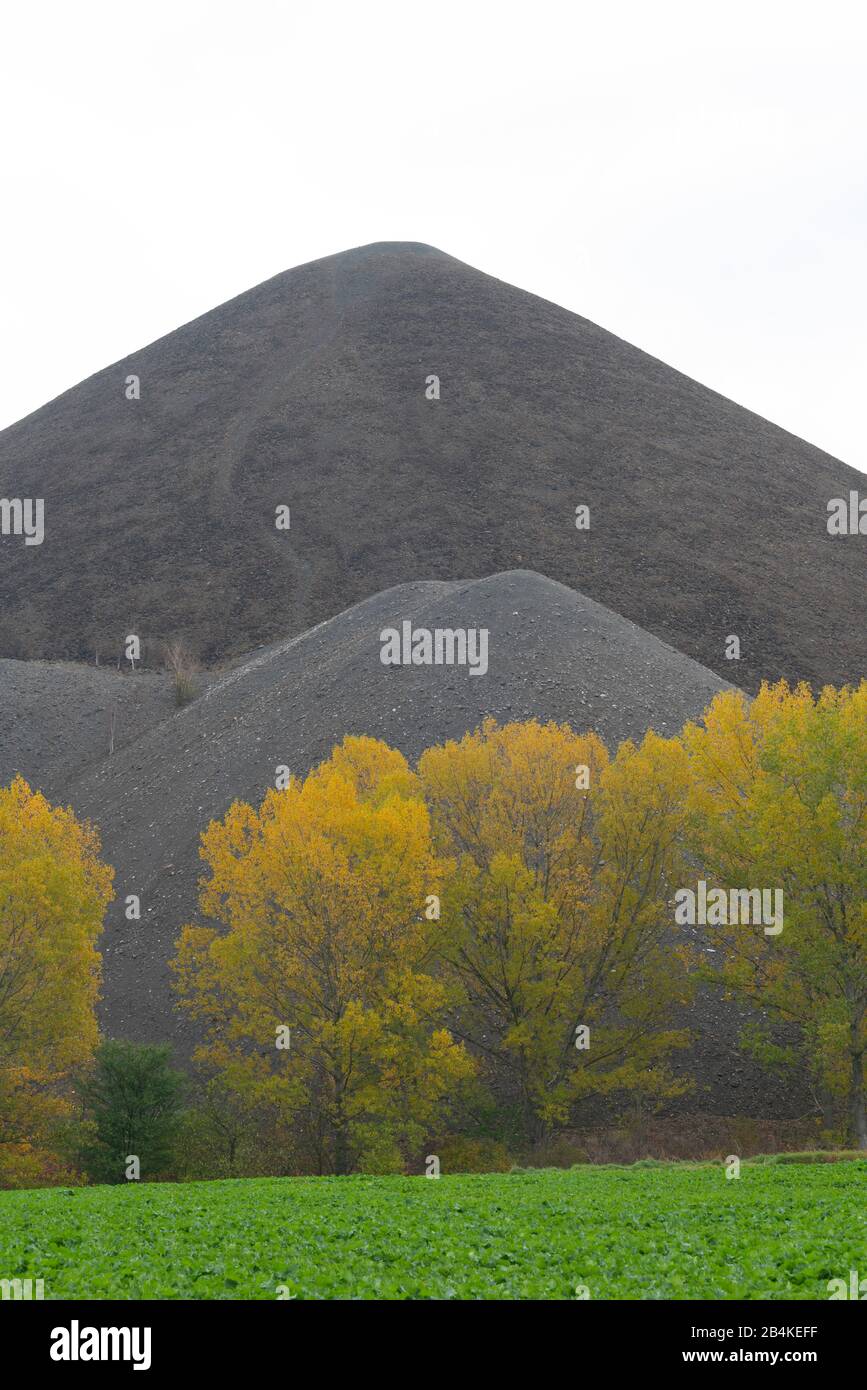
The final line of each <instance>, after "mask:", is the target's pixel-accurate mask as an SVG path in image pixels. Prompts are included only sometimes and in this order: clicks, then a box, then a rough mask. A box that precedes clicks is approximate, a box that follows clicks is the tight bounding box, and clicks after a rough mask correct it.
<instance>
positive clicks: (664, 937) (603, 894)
mask: <svg viewBox="0 0 867 1390" xmlns="http://www.w3.org/2000/svg"><path fill="white" fill-rule="evenodd" d="M419 776H420V778H421V781H422V783H423V786H424V791H425V795H426V798H427V801H428V805H429V806H430V809H431V815H432V818H433V823H434V827H435V833H436V847H437V850H438V852H439V853H440V854H441V855H442V856H444V857H447V858H450V859H451V861H452V863H453V871H452V873H451V875H450V877H449V879H448V882H447V883H446V885H445V888H444V896H443V913H442V921H441V924H440V926H441V932H440V938H439V952H440V956H441V960H442V962H443V964H444V967H445V970H446V974H447V978H450V979H453V980H454V981H455V982H456V983H457V984H459V986H460V989H461V993H462V1003H461V1006H460V1010H459V1019H460V1028H459V1031H460V1035H461V1036H462V1037H463V1038H464V1039H466V1041H467V1042H469V1043H470V1044H471V1045H472V1047H473V1049H474V1050H476V1051H477V1052H479V1053H480V1054H481V1055H482V1056H484V1057H485V1058H486V1059H487V1062H488V1066H489V1070H490V1072H491V1075H492V1077H493V1078H494V1079H495V1080H496V1081H498V1082H499V1084H500V1086H501V1087H502V1088H505V1089H506V1090H507V1091H511V1092H512V1093H514V1094H515V1095H516V1096H517V1098H518V1100H519V1108H520V1115H521V1121H522V1127H523V1134H524V1138H525V1139H526V1140H527V1141H530V1142H532V1141H535V1140H539V1139H541V1138H543V1137H544V1136H545V1134H546V1133H547V1132H548V1131H549V1130H550V1129H551V1128H552V1127H554V1126H556V1125H559V1124H562V1123H564V1122H565V1121H566V1120H567V1119H568V1118H569V1115H570V1112H571V1110H572V1107H573V1105H574V1103H575V1102H576V1101H577V1100H579V1099H580V1098H582V1097H585V1096H587V1095H589V1094H591V1093H592V1094H607V1093H613V1092H631V1093H633V1094H638V1093H643V1094H646V1095H648V1096H652V1097H655V1098H662V1097H664V1096H671V1095H674V1094H676V1093H677V1092H678V1091H679V1090H680V1089H682V1087H681V1086H680V1084H679V1083H678V1082H676V1081H675V1080H674V1079H673V1078H672V1076H671V1075H670V1073H669V1072H668V1070H667V1068H666V1065H665V1059H666V1057H667V1055H668V1054H669V1053H670V1051H671V1049H672V1048H673V1047H675V1046H678V1045H683V1044H684V1043H685V1041H686V1038H685V1036H684V1035H683V1034H682V1033H681V1032H678V1031H677V1030H675V1029H673V1028H672V1027H671V1025H670V1016H671V1012H672V1009H673V1007H674V1006H675V1005H677V1004H678V1003H682V1002H684V1001H685V1000H686V998H687V997H688V993H689V986H688V981H687V974H686V953H685V952H684V951H683V950H678V949H677V947H676V945H675V943H674V941H673V939H672V938H673V933H672V931H671V913H670V909H669V907H668V905H667V900H668V897H669V896H670V893H671V891H672V885H673V884H674V883H675V882H676V881H677V866H678V863H679V844H678V837H679V834H680V832H681V829H682V823H683V817H684V807H685V801H686V794H687V777H688V769H687V760H686V756H685V754H684V751H683V749H682V748H681V747H680V745H679V744H678V743H676V742H674V741H669V740H665V739H661V738H659V737H657V736H656V735H655V734H654V733H652V732H651V733H648V734H647V735H646V737H645V739H644V740H643V742H642V744H641V745H640V747H636V746H635V745H634V744H633V743H625V744H623V745H622V746H621V748H620V750H619V751H618V753H617V755H616V757H615V758H614V759H613V760H609V756H608V753H607V751H606V749H605V746H604V745H603V743H602V742H601V741H600V739H599V738H597V737H596V736H595V735H594V734H583V735H582V734H576V733H574V732H573V731H572V729H570V728H569V727H568V726H566V725H557V724H553V723H549V724H546V725H541V724H539V723H537V722H535V721H529V722H526V723H513V724H508V725H506V726H504V727H502V728H501V727H498V726H497V725H496V724H495V723H494V721H493V720H488V721H487V722H486V723H485V724H484V726H483V727H482V728H481V729H480V730H477V731H476V732H475V733H472V734H467V735H466V736H465V737H464V738H463V739H462V740H461V741H460V743H454V742H450V743H447V744H445V745H444V746H442V747H437V748H431V749H428V750H427V752H425V753H424V754H423V755H422V758H421V760H420V762H419Z"/></svg>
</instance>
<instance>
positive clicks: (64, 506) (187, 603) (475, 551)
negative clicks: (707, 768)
mask: <svg viewBox="0 0 867 1390" xmlns="http://www.w3.org/2000/svg"><path fill="white" fill-rule="evenodd" d="M433 374H435V375H437V376H438V377H439V378H440V399H439V400H429V399H427V397H426V391H425V383H426V380H427V378H428V377H430V376H431V375H433ZM130 375H135V376H137V377H138V378H139V379H140V399H138V400H128V399H127V398H126V395H125V382H126V378H127V377H128V376H130ZM859 487H861V488H863V487H864V478H863V475H861V474H858V473H855V472H854V471H853V470H852V469H849V468H847V467H846V466H845V465H843V464H842V463H839V462H837V461H836V460H834V459H833V458H831V457H829V456H828V455H827V454H824V453H822V452H821V451H820V450H818V449H816V448H813V447H812V446H810V445H809V444H806V443H804V442H803V441H802V440H800V439H797V438H795V437H794V436H792V435H790V434H787V433H785V432H784V431H783V430H781V429H778V428H777V427H775V426H774V425H771V424H768V423H767V421H765V420H762V419H760V418H759V417H757V416H755V415H753V414H751V413H750V412H748V411H746V410H744V409H742V408H741V407H739V406H737V405H735V404H733V403H732V402H731V401H728V400H725V399H724V398H723V397H721V396H718V395H716V394H715V393H714V392H713V391H710V390H707V389H706V388H705V387H703V386H700V385H698V384H697V383H696V382H694V381H691V380H689V379H688V378H687V377H685V376H682V375H681V374H680V373H678V372H676V371H674V370H672V369H671V368H670V367H667V366H665V365H664V364H663V363H661V362H659V361H657V360H655V359H654V358H652V357H649V356H647V355H646V354H645V353H643V352H640V351H639V350H638V349H636V348H634V347H631V346H630V345H629V344H628V343H625V342H623V341H622V340H620V339H618V338H616V337H614V336H612V335H611V334H610V333H606V332H605V331H604V330H603V329H601V328H598V327H596V325H594V324H592V323H589V322H588V321H587V320H586V319H583V318H581V317H579V316H578V315H576V314H572V313H569V312H567V311H566V310H564V309H561V308H558V307H557V306H556V305H554V304H550V303H547V302H546V301H544V300H541V299H538V298H536V297H535V296H533V295H531V294H527V293H525V292H524V291H521V290H518V289H515V288H514V287H512V286H510V285H507V284H504V283H502V282H501V281H498V280H494V279H492V278H491V277H489V276H487V275H484V274H482V273H481V272H480V271H477V270H474V269H472V268H471V267H470V266H467V265H464V264H463V263H461V262H459V261H456V260H454V259H453V258H451V257H449V256H447V255H444V254H443V253H442V252H439V251H436V250H434V249H433V248H431V247H429V246H422V245H418V244H406V243H381V244H376V245H372V246H366V247H361V248H359V249H357V250H354V251H349V252H346V253H344V254H342V255H337V256H331V257H329V258H327V259H324V260H320V261H316V262H313V263H311V264H309V265H304V266H301V267H299V268H297V269H295V270H291V271H288V272H286V273H285V274H282V275H278V276H276V277H275V278H274V279H272V280H269V281H267V282H266V283H265V284H262V285H259V286H258V287H256V288H255V289H252V290H250V291H249V292H248V293H246V294H242V295H240V296H239V297H238V298H237V299H233V300H231V301H230V302H229V303H227V304H224V305H222V306H221V307H220V308H218V309H215V310H213V311H212V312H211V313H209V314H205V315H204V316H203V317H202V318H200V319H197V320H196V321H195V322H193V323H190V324H187V325H186V326H185V327H183V328H180V329H178V330H177V331H176V332H174V333H172V334H170V335H169V336H168V337H166V338H163V339H161V340H160V341H158V342H156V343H153V344H151V345H150V346H149V347H145V348H142V349H141V350H140V351H138V352H135V353H133V354H132V355H131V356H130V357H129V358H127V359H126V360H124V361H123V362H119V363H116V364H115V365H114V366H111V367H109V368H107V369H106V370H105V371H102V372H100V373H98V374H97V375H96V376H94V377H92V378H90V379H89V380H87V381H85V382H83V383H81V385H79V386H76V387H74V388H73V389H72V390H70V391H68V392H67V393H66V394H65V395H63V396H61V397H59V398H58V399H57V400H55V401H52V402H51V403H50V404H48V405H46V406H44V407H43V408H42V409H41V410H38V411H37V412H36V413H35V414H33V415H31V416H29V417H28V418H27V419H25V420H22V421H20V422H19V423H18V424H17V425H15V426H13V427H12V428H10V429H7V430H6V431H4V432H3V433H2V435H0V497H36V498H40V497H41V498H44V500H45V504H46V537H45V541H44V543H43V544H42V545H41V546H32V547H25V546H24V545H23V543H22V541H21V538H18V537H12V538H10V537H5V538H3V539H2V540H0V655H5V656H13V657H22V656H23V657H31V656H39V657H46V658H49V659H57V658H77V659H83V660H88V659H90V658H91V656H92V653H93V651H94V649H99V650H101V651H102V652H103V653H104V654H105V653H107V652H111V653H115V652H116V651H117V650H118V646H119V643H120V642H121V641H122V639H123V637H124V636H125V635H126V634H127V633H129V632H130V631H132V632H137V633H139V634H140V635H141V636H142V637H143V638H144V639H145V641H146V643H147V642H150V650H151V653H152V654H153V653H155V651H156V642H157V640H158V639H162V638H166V637H172V636H175V635H178V634H184V635H186V637H187V638H188V639H189V641H190V642H191V643H192V645H193V646H195V647H196V648H197V649H198V651H199V654H200V655H201V656H202V657H204V658H205V659H206V660H207V661H208V662H214V661H217V660H218V659H221V658H224V657H225V656H227V655H237V654H239V653H243V652H245V651H248V650H249V649H250V648H251V647H252V646H254V645H256V644H257V643H260V642H266V641H273V640H274V639H275V638H277V637H278V636H281V635H283V634H285V633H290V634H299V633H301V632H303V631H305V630H307V629H309V628H310V627H311V626H312V625H313V624H315V623H317V622H319V621H321V620H322V619H324V618H327V617H329V616H330V615H332V614H334V613H337V612H339V611H340V610H342V609H344V608H347V607H348V606H349V605H351V604H353V603H356V602H358V601H359V600H360V599H363V598H365V597H367V596H369V595H371V594H375V593H377V592H379V591H381V590H382V589H383V588H384V587H386V586H388V585H393V584H398V583H403V582H406V581H415V580H418V579H444V580H452V579H454V577H455V576H456V575H467V576H475V577H478V576H480V575H484V574H490V573H493V572H496V571H503V570H509V569H513V568H515V567H528V568H532V569H534V570H537V571H540V572H543V573H545V574H548V575H550V576H552V577H553V578H556V579H559V580H561V581H563V582H564V583H566V584H569V585H571V586H572V587H574V588H576V589H578V590H580V591H581V592H582V593H584V594H587V595H589V596H590V597H592V598H594V599H596V600H597V601H598V602H600V603H603V604H605V605H606V606H607V607H609V608H612V609H613V610H614V611H615V612H618V613H621V614H623V615H624V616H626V617H627V618H629V619H631V620H632V621H634V622H636V623H639V624H640V625H641V626H642V627H644V628H645V629H646V630H647V631H649V632H652V633H654V634H656V635H657V636H659V637H660V638H662V639H663V640H665V641H666V642H668V643H669V644H670V645H671V646H674V647H676V648H677V649H678V650H680V651H683V652H685V653H687V654H688V655H690V656H692V657H693V658H694V659H695V660H697V661H700V662H701V663H702V664H703V665H705V666H707V667H709V668H711V669H713V670H716V671H717V672H718V673H720V674H722V675H723V676H724V677H727V676H728V675H729V674H730V672H729V669H728V667H727V664H726V661H725V659H724V648H725V641H726V638H727V636H728V635H729V634H731V633H734V634H737V635H738V636H739V637H740V640H741V644H742V654H743V655H742V661H741V664H740V667H739V676H738V679H739V684H741V685H742V686H744V687H755V686H756V685H757V683H758V681H759V680H760V679H761V678H762V677H765V676H766V677H769V678H776V677H779V676H780V675H785V676H788V677H790V678H794V677H803V678H806V679H809V680H812V681H814V682H816V681H828V680H830V681H834V682H839V681H842V680H844V679H848V680H853V679H859V678H860V677H861V676H863V675H865V674H867V583H865V577H867V568H865V548H867V539H865V538H864V537H859V536H847V537H838V538H832V537H830V536H828V534H827V530H826V508H827V503H828V500H829V498H831V497H835V496H845V495H847V494H848V492H849V490H850V489H857V488H859ZM281 504H285V505H288V506H289V507H290V508H291V529H290V530H289V531H282V532H279V531H277V530H276V529H275V525H274V518H275V508H276V507H277V506H278V505H281ZM581 504H586V505H589V507H590V529H589V530H588V531H579V530H576V527H575V524H574V520H575V508H576V506H578V505H581ZM612 694H613V692H612Z"/></svg>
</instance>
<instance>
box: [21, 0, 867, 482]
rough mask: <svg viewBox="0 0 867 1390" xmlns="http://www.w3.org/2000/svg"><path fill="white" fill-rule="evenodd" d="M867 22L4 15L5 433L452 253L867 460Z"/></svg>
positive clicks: (755, 11)
mask: <svg viewBox="0 0 867 1390" xmlns="http://www.w3.org/2000/svg"><path fill="white" fill-rule="evenodd" d="M864 12H865V7H864V6H863V5H862V4H857V3H852V4H842V3H830V4H829V3H823V4H821V5H819V4H816V3H811V4H809V5H808V4H801V3H797V0H796V3H791V0H790V2H789V3H776V0H768V3H763V2H762V0H752V2H751V3H749V4H746V3H740V0H726V3H725V4H719V5H711V4H705V3H701V0H691V3H684V4H681V3H673V2H670V0H669V2H667V0H654V3H647V0H645V3H640V4H633V3H625V2H624V3H618V0H599V2H598V3H594V4H588V3H584V0H578V2H577V3H575V0H573V2H572V3H561V4H550V3H546V2H545V0H534V3H530V4H526V3H523V4H520V5H512V4H509V3H508V2H507V0H504V2H503V3H472V0H463V3H460V4H452V3H450V2H444V0H428V3H425V4H412V3H411V0H401V3H395V4H391V3H378V0H366V2H365V3H361V2H360V0H356V3H354V4H343V3H340V4H335V3H332V4H329V3H322V0H309V3H305V4H293V3H283V4H277V3H268V0H243V3H242V2H241V0H235V3H232V4H225V3H221V0H209V3H203V4H199V3H197V0H191V2H190V3H185V2H184V0H172V3H163V0H147V3H146V4H123V3H118V0H112V3H105V4H103V3H88V2H87V0H76V3H69V0H63V3H57V4H51V3H45V2H44V0H43V3H39V0H27V3H24V4H20V5H14V6H13V5H5V6H3V10H2V20H0V119H2V124H0V131H2V135H0V141H2V145H0V158H2V182H0V188H2V196H3V208H2V217H0V244H2V256H0V275H2V298H0V303H2V328H0V349H2V350H0V426H3V425H6V424H9V423H11V422H12V421H14V420H16V419H18V418H19V417H21V416H22V415H24V414H26V413H28V412H29V411H31V410H33V409H35V408H36V407H37V406H39V405H41V404H42V403H43V402H44V401H46V400H48V399H50V398H51V397H52V396H55V395H57V394H58V393H59V392H60V391H62V390H64V389H66V387H68V386H71V385H73V384H74V383H75V382H77V381H79V380H81V379H82V378H83V377H85V376H88V375H89V374H90V373H91V372H94V371H97V370H98V369H99V368H100V367H103V366H106V365H107V364H108V363H109V362H112V361H115V360H117V359H118V358H120V357H123V356H125V355H126V354H127V353H130V352H132V351H134V350H135V349H137V348H139V347H141V346H142V345H143V344H145V343H147V342H150V341H152V340H153V339H154V338H157V337H160V336H161V335H162V334H164V333H167V332H169V331H170V330H171V329H173V328H175V327H177V326H178V325H179V324H181V323H183V322H186V321H187V320H189V319H191V318H194V317H195V316H196V315H197V314H200V313H203V312H204V311H205V310H207V309H210V308H212V307H213V306H214V305H216V304H219V303H221V302H222V301H223V300H225V299H228V298H229V297H230V296H232V295H234V294H237V293H239V292H241V291H242V290H245V289H247V288H249V287H250V286H251V285H254V284H256V283H258V282H259V281H260V280H263V279H266V278H267V277H268V276H270V275H273V274H276V273H277V272H278V271H281V270H285V269H287V268H288V267H289V266H292V265H297V264H299V263H301V262H303V261H307V260H312V259H314V258H316V257H319V256H324V255H328V254H330V253H332V252H335V251H340V250H344V249H345V248H347V247H350V246H356V245H360V244H362V243H364V242H369V241H381V240H413V241H425V242H430V243H431V244H433V245H435V246H439V247H440V248H441V249H442V250H444V251H448V252H449V253H450V254H452V255H454V256H458V257H459V258H460V259H462V260H465V261H469V262H470V263H471V264H472V265H475V266H478V267H479V268H480V269H482V270H485V271H488V272H489V273H490V274H493V275H497V276H499V277H500V278H501V279H504V280H508V281H511V282H512V283H513V284H516V285H520V286H522V287H523V288H525V289H528V290H532V291H534V292H535V293H537V294H541V295H544V296H545V297H546V298H548V299H552V300H555V301H556V302H557V303H559V304H563V305H565V306H566V307H567V308H569V309H574V310H576V311H577V312H579V313H581V314H584V315H586V316H587V317H588V318H591V319H593V320H595V321H596V322H597V323H600V324H602V325H604V327H606V328H608V329H610V330H611V331H612V332H615V333H618V334H619V335H620V336H622V337H624V338H627V339H629V340H630V341H631V342H633V343H636V344H638V346H640V347H643V348H645V349H646V350H647V351H649V352H651V353H653V354H655V355H656V356H658V357H661V358H663V359H664V360H665V361H666V362H669V363H671V364H672V365H674V366H676V367H678V368H680V369H681V370H682V371H685V372H687V373H689V374H690V375H691V376H694V377H697V378H698V379H699V380H700V381H703V382H705V383H706V384H707V385H709V386H712V387H714V388H715V389H716V390H718V391H721V392H723V393H724V394H725V395H727V396H730V397H732V398H733V399H734V400H736V401H739V402H741V403H742V404H743V405H746V406H749V407H750V408H751V409H753V410H755V411H758V412H759V413H760V414H762V415H765V416H767V417H768V418H769V419H771V420H774V421H776V422H777V423H778V424H780V425H783V426H785V428H787V429H789V430H791V431H792V432H793V433H795V434H798V435H801V436H803V437H804V438H806V439H809V440H810V441H811V442H813V443H815V444H818V445H820V446H821V447H822V448H824V449H827V450H828V451H829V452H830V453H833V454H836V455H838V456H839V457H840V458H843V459H845V460H846V461H847V462H848V463H851V464H853V465H855V466H856V467H859V468H861V469H864V470H867V435H865V429H864V421H863V405H862V403H863V399H864V389H865V380H867V346H865V324H867V269H865V254H867V139H865V137H867V119H865V118H867V80H865V73H867V43H865V35H867V19H864V18H861V17H860V16H861V15H862V14H864Z"/></svg>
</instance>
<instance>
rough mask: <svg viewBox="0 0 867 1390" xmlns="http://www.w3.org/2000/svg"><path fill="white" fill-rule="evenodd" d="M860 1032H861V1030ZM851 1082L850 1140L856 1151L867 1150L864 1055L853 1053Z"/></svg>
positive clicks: (861, 1052) (851, 1054)
mask: <svg viewBox="0 0 867 1390" xmlns="http://www.w3.org/2000/svg"><path fill="white" fill-rule="evenodd" d="M859 1031H860V1030H859ZM850 1056H851V1062H852V1071H851V1078H850V1081H849V1138H850V1141H851V1143H852V1145H853V1146H854V1148H856V1149H867V1109H865V1105H864V1053H863V1050H862V1051H860V1052H856V1051H855V1050H854V1048H853V1049H852V1051H851V1053H850Z"/></svg>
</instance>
